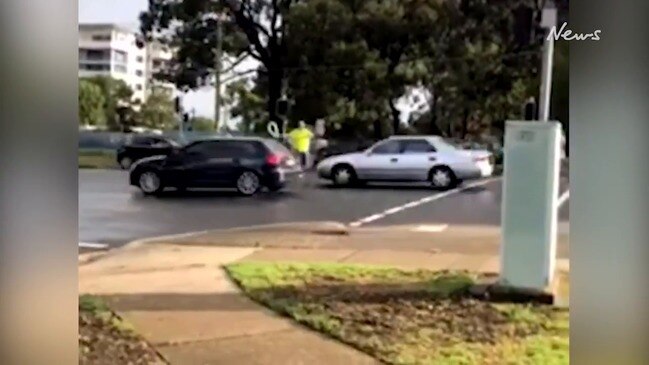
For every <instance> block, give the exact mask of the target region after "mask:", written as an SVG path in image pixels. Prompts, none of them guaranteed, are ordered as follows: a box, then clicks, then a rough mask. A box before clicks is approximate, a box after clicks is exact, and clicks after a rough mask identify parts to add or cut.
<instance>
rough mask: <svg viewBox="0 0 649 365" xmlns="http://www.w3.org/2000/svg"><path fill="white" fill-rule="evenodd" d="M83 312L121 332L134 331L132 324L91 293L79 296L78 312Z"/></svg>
mask: <svg viewBox="0 0 649 365" xmlns="http://www.w3.org/2000/svg"><path fill="white" fill-rule="evenodd" d="M82 312H85V313H87V314H89V315H91V316H93V317H95V318H97V319H99V320H100V321H102V322H103V323H106V324H109V325H111V326H112V327H113V328H115V329H117V330H119V331H122V332H127V333H130V332H134V328H133V326H132V325H131V324H130V323H128V322H126V321H124V320H122V319H121V318H119V317H118V316H117V315H115V313H113V312H112V311H111V310H110V308H109V307H108V305H107V304H106V303H105V302H104V301H103V300H101V298H98V297H96V296H93V295H88V294H84V295H81V296H79V313H82Z"/></svg>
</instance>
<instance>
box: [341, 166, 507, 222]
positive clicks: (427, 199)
mask: <svg viewBox="0 0 649 365" xmlns="http://www.w3.org/2000/svg"><path fill="white" fill-rule="evenodd" d="M498 179H500V177H495V178H491V179H486V180H480V181H476V182H473V183H470V184H467V185H464V186H461V187H459V188H455V189H451V190H448V191H445V192H443V193H439V194H434V195H429V196H427V197H424V198H421V199H418V200H415V201H411V202H408V203H406V204H403V205H399V206H397V207H393V208H390V209H387V210H385V211H383V212H381V213H378V214H373V215H370V216H368V217H365V218H361V219H358V220H356V221H354V222H351V223H349V226H350V227H360V226H362V225H363V224H366V223H370V222H374V221H376V220H379V219H382V218H385V217H386V216H389V215H392V214H396V213H398V212H401V211H403V210H406V209H411V208H414V207H418V206H420V205H422V204H426V203H430V202H432V201H435V200H439V199H442V198H445V197H447V196H449V195H453V194H457V193H460V192H462V191H464V190H468V189H471V188H475V187H477V186H482V185H486V184H489V183H490V182H493V181H496V180H498Z"/></svg>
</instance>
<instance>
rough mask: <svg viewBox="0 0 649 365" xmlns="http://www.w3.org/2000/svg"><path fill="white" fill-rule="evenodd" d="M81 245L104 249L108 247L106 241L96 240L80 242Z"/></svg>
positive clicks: (82, 246)
mask: <svg viewBox="0 0 649 365" xmlns="http://www.w3.org/2000/svg"><path fill="white" fill-rule="evenodd" d="M79 247H81V248H94V249H99V250H101V249H104V248H106V247H108V245H107V244H105V243H95V242H79Z"/></svg>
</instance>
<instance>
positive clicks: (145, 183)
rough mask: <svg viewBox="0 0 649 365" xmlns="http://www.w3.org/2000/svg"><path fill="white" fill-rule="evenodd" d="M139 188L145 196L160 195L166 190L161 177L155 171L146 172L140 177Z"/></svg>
mask: <svg viewBox="0 0 649 365" xmlns="http://www.w3.org/2000/svg"><path fill="white" fill-rule="evenodd" d="M138 186H139V187H140V190H142V192H143V193H144V194H147V195H151V194H158V193H160V192H161V191H162V189H164V186H163V185H162V180H161V179H160V175H158V173H157V172H155V171H144V172H143V173H141V174H140V176H139V177H138Z"/></svg>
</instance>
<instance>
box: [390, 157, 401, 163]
mask: <svg viewBox="0 0 649 365" xmlns="http://www.w3.org/2000/svg"><path fill="white" fill-rule="evenodd" d="M397 161H399V159H398V158H391V159H390V162H397Z"/></svg>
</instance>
